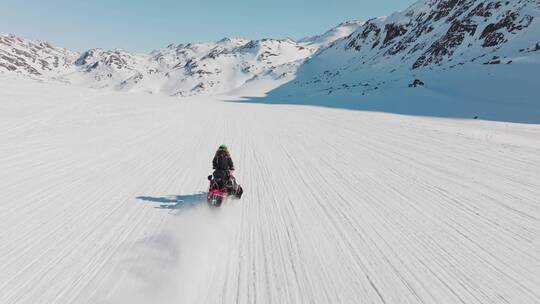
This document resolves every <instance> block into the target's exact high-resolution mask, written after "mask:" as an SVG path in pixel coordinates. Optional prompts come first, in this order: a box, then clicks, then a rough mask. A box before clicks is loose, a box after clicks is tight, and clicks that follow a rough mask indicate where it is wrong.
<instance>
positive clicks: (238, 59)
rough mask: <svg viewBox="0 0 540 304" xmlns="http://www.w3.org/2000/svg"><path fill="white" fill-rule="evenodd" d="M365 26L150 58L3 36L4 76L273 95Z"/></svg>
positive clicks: (185, 92) (179, 49)
mask: <svg viewBox="0 0 540 304" xmlns="http://www.w3.org/2000/svg"><path fill="white" fill-rule="evenodd" d="M359 24H360V22H359V21H352V22H348V23H344V24H340V25H338V26H337V27H335V28H334V29H332V30H330V31H328V32H327V33H325V34H323V35H321V36H315V37H311V38H306V39H304V40H302V41H294V40H291V39H260V40H248V39H243V38H224V39H222V40H220V41H218V42H209V43H188V44H180V45H172V44H171V45H169V46H168V47H166V48H164V49H160V50H156V51H153V52H152V53H150V54H133V53H130V52H127V51H125V50H121V49H117V50H103V49H90V50H88V51H86V52H83V53H82V54H78V53H76V52H71V51H68V50H65V49H62V48H56V47H53V46H51V45H50V44H48V43H46V42H32V41H30V40H26V39H22V38H19V37H16V36H15V35H2V36H1V40H0V72H11V73H18V74H23V75H34V76H42V77H50V76H54V77H55V78H57V79H62V80H63V81H67V82H72V83H77V84H82V85H86V86H90V87H99V88H101V87H108V88H114V89H116V90H122V91H143V92H149V93H162V94H166V95H172V96H190V95H200V94H220V93H227V92H230V91H232V90H237V89H240V88H242V89H245V87H250V86H254V87H256V88H260V86H261V84H262V86H263V87H264V90H269V89H271V88H274V87H276V86H278V85H280V84H282V83H285V82H287V81H289V80H291V79H292V78H293V76H294V74H295V72H296V70H297V68H298V66H299V65H300V64H301V63H302V62H303V61H304V60H305V59H306V58H308V57H310V56H312V55H313V54H314V53H315V52H316V51H317V50H319V49H320V48H322V47H325V46H327V45H329V44H330V43H332V42H333V41H335V40H336V39H339V38H342V37H344V36H346V35H348V34H349V33H350V32H352V30H353V29H354V28H357V27H358V25H359Z"/></svg>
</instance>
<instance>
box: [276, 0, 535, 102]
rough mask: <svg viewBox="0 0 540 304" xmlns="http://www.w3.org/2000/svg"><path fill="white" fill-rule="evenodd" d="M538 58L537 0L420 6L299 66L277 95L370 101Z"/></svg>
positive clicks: (455, 0)
mask: <svg viewBox="0 0 540 304" xmlns="http://www.w3.org/2000/svg"><path fill="white" fill-rule="evenodd" d="M539 51H540V1H538V0H512V1H490V0H423V1H418V2H417V3H415V4H413V5H412V6H410V7H409V8H408V9H406V10H404V11H402V12H398V13H395V14H393V15H391V16H389V17H384V18H376V19H372V20H369V21H367V22H365V23H364V24H363V25H361V26H360V27H359V28H358V29H356V30H355V31H354V32H353V33H351V34H350V35H348V36H347V37H346V38H344V39H341V40H338V41H336V42H335V43H333V44H332V45H331V46H330V47H329V48H326V49H323V50H321V51H320V52H319V53H317V54H316V55H315V56H313V58H311V59H310V60H308V61H307V62H306V63H305V64H303V65H302V67H301V68H300V69H299V71H298V75H297V77H296V79H295V81H294V82H291V83H289V84H288V85H286V86H284V87H282V88H280V89H279V91H281V93H287V94H289V95H290V94H294V95H295V96H300V95H310V94H311V95H313V94H324V95H328V94H334V93H336V92H339V91H342V92H340V93H342V94H351V93H362V94H369V93H372V92H373V91H375V90H379V91H380V90H384V89H385V88H389V87H395V86H396V85H397V86H407V85H409V84H410V85H413V86H416V85H421V84H422V83H423V82H424V81H423V80H426V79H418V80H416V82H415V83H414V80H415V79H416V78H415V77H420V76H421V75H427V74H430V75H429V76H426V77H432V76H433V75H435V74H437V73H439V74H440V73H441V72H442V71H450V70H453V69H459V68H462V67H465V68H464V69H467V67H469V68H470V67H478V66H479V65H480V66H481V65H483V64H516V63H517V64H519V63H525V62H530V61H537V62H540V60H538V57H539V53H540V52H539ZM474 69H476V68H474ZM427 81H429V79H427ZM395 83H397V84H395ZM343 91H344V92H343Z"/></svg>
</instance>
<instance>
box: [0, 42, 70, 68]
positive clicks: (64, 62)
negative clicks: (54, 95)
mask: <svg viewBox="0 0 540 304" xmlns="http://www.w3.org/2000/svg"><path fill="white" fill-rule="evenodd" d="M77 57H78V54H77V53H76V52H72V51H69V50H66V49H63V48H58V47H55V46H52V45H51V44H49V43H47V42H43V41H31V40H27V39H22V38H20V37H17V36H15V35H9V34H7V35H6V34H0V72H4V73H5V72H17V73H20V74H23V75H31V76H49V77H50V76H58V75H62V74H66V73H68V72H70V71H72V70H74V66H73V62H74V61H75V60H76V59H77Z"/></svg>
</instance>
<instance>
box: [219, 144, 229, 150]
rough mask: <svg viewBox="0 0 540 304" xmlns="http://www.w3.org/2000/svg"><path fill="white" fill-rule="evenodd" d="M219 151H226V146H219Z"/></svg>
mask: <svg viewBox="0 0 540 304" xmlns="http://www.w3.org/2000/svg"><path fill="white" fill-rule="evenodd" d="M219 150H227V146H226V145H221V146H219Z"/></svg>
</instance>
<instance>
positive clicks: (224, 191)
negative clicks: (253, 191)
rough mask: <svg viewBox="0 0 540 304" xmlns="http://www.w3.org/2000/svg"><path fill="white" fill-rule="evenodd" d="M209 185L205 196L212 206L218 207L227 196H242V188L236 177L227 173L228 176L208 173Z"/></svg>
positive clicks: (237, 197)
mask: <svg viewBox="0 0 540 304" xmlns="http://www.w3.org/2000/svg"><path fill="white" fill-rule="evenodd" d="M208 180H209V181H210V187H209V189H208V195H207V197H206V199H207V201H208V204H209V205H210V206H212V207H219V206H221V204H222V203H223V202H224V201H225V199H227V197H229V196H233V197H234V198H236V199H240V198H241V197H242V193H244V189H242V186H240V185H239V184H238V183H237V182H236V178H234V176H232V175H230V174H229V178H228V179H227V178H224V177H219V176H214V175H208Z"/></svg>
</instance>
